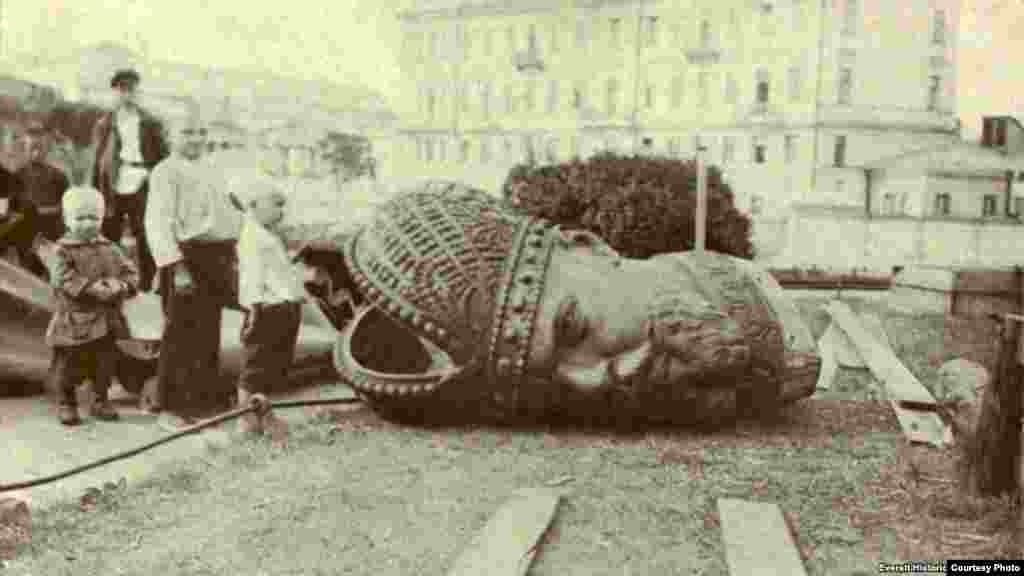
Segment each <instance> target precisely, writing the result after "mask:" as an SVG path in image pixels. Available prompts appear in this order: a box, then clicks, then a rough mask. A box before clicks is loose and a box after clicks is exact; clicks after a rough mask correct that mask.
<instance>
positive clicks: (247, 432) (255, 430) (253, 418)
mask: <svg viewBox="0 0 1024 576" xmlns="http://www.w3.org/2000/svg"><path fill="white" fill-rule="evenodd" d="M251 398H252V394H250V393H249V391H248V390H242V389H241V388H239V389H238V407H239V408H245V407H248V406H249V403H250V400H251ZM238 431H239V433H241V435H242V436H262V435H263V422H262V420H261V419H260V415H259V414H257V413H256V412H248V413H246V414H243V415H242V417H241V418H239V422H238Z"/></svg>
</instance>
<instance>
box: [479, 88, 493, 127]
mask: <svg viewBox="0 0 1024 576" xmlns="http://www.w3.org/2000/svg"><path fill="white" fill-rule="evenodd" d="M480 111H481V112H482V113H483V115H484V117H485V118H488V117H490V115H491V81H490V80H484V82H483V85H482V86H481V87H480Z"/></svg>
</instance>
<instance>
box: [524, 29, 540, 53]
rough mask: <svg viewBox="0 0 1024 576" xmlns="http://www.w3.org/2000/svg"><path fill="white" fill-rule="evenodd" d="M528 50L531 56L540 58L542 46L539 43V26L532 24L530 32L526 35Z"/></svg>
mask: <svg viewBox="0 0 1024 576" xmlns="http://www.w3.org/2000/svg"><path fill="white" fill-rule="evenodd" d="M526 49H527V50H528V51H529V53H530V54H534V55H537V56H540V46H539V45H538V43H537V26H536V25H535V24H530V28H529V31H528V32H527V33H526Z"/></svg>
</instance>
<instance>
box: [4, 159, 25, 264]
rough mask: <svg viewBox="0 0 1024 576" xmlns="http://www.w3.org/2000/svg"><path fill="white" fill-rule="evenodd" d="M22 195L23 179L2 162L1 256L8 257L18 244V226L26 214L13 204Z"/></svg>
mask: <svg viewBox="0 0 1024 576" xmlns="http://www.w3.org/2000/svg"><path fill="white" fill-rule="evenodd" d="M20 195H21V180H19V179H18V177H17V176H15V175H14V173H13V172H10V171H8V170H7V168H6V167H4V166H3V164H0V258H6V257H8V251H9V250H10V249H11V248H16V247H17V246H16V245H17V241H16V240H17V228H18V227H19V226H20V225H21V222H22V220H23V219H24V216H23V215H22V214H19V213H18V212H15V211H14V210H13V208H12V204H14V203H15V198H17V197H18V196H20Z"/></svg>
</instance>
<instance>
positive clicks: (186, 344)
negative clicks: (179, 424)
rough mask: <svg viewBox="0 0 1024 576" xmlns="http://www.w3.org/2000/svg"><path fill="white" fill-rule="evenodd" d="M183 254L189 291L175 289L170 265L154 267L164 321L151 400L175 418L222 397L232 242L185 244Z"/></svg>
mask: <svg viewBox="0 0 1024 576" xmlns="http://www.w3.org/2000/svg"><path fill="white" fill-rule="evenodd" d="M182 254H183V255H184V261H185V265H186V266H187V267H188V270H189V274H190V275H191V276H192V291H191V292H190V293H188V292H185V293H183V292H182V291H179V290H177V289H176V288H175V286H174V266H173V265H172V266H165V267H163V268H161V269H160V271H159V280H158V283H159V285H158V286H159V291H160V302H161V305H162V307H163V311H164V318H165V324H164V334H163V340H162V342H161V347H160V359H159V362H158V365H157V398H156V402H157V405H158V406H159V407H160V408H162V409H164V410H167V411H169V412H173V413H175V414H178V415H180V416H195V415H198V411H200V410H202V409H204V408H210V407H213V406H217V405H218V404H220V403H221V400H222V399H224V397H225V388H226V387H225V383H224V382H223V381H222V379H221V374H220V337H221V319H222V315H223V314H222V313H223V308H224V306H225V305H227V304H228V303H229V302H230V294H231V291H230V271H231V269H232V261H233V258H234V244H233V243H230V242H221V243H210V244H193V245H186V246H182ZM227 390H230V388H227Z"/></svg>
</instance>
